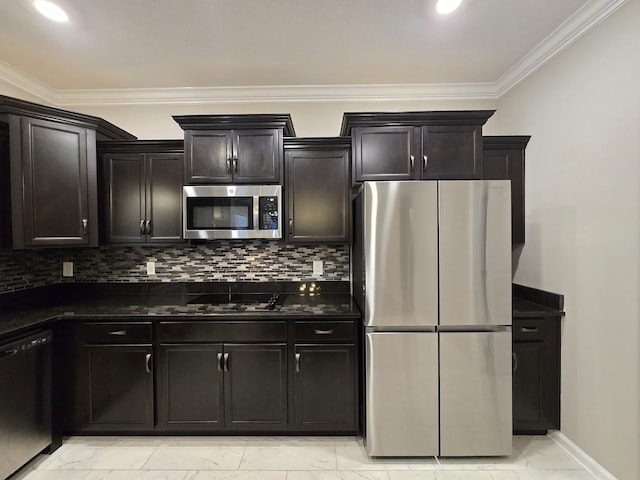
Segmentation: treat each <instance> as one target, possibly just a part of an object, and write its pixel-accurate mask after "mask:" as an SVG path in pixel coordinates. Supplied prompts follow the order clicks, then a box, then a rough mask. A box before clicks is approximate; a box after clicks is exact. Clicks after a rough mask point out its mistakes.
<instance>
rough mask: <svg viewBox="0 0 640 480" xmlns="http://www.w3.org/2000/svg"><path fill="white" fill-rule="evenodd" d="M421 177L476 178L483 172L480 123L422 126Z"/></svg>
mask: <svg viewBox="0 0 640 480" xmlns="http://www.w3.org/2000/svg"><path fill="white" fill-rule="evenodd" d="M420 163H421V165H422V178H423V179H424V180H457V179H479V178H480V177H481V174H482V126H476V125H453V126H441V125H434V126H427V127H422V158H421V159H420Z"/></svg>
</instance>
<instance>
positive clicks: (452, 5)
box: [436, 0, 462, 15]
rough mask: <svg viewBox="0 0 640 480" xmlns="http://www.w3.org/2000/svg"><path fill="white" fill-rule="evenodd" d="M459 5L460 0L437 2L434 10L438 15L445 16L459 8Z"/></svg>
mask: <svg viewBox="0 0 640 480" xmlns="http://www.w3.org/2000/svg"><path fill="white" fill-rule="evenodd" d="M461 3H462V0H438V4H437V5H436V10H437V11H438V13H441V14H442V15H446V14H447V13H451V12H453V11H454V10H455V9H456V8H458V7H459V6H460V4H461Z"/></svg>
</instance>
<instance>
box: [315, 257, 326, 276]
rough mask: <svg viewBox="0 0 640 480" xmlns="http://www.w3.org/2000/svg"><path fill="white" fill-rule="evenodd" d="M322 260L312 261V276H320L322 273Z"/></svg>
mask: <svg viewBox="0 0 640 480" xmlns="http://www.w3.org/2000/svg"><path fill="white" fill-rule="evenodd" d="M323 270H324V269H323V266H322V260H314V261H313V275H322V272H323Z"/></svg>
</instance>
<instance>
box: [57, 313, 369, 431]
mask: <svg viewBox="0 0 640 480" xmlns="http://www.w3.org/2000/svg"><path fill="white" fill-rule="evenodd" d="M356 327H357V322H356V321H354V320H352V319H338V320H332V321H326V320H318V319H316V320H300V321H281V320H266V319H265V320H249V321H246V320H228V321H227V320H222V321H186V320H178V319H176V320H164V319H163V320H162V321H158V322H153V323H152V322H143V321H141V322H138V321H130V322H127V321H120V322H110V321H96V322H90V321H87V322H76V321H73V322H72V321H69V322H66V323H65V324H63V325H61V326H60V336H59V338H60V339H61V343H60V357H61V358H62V364H63V365H64V367H63V370H64V373H62V372H61V374H60V375H59V377H60V379H59V386H58V388H59V392H61V393H60V394H59V398H60V401H59V402H58V403H57V404H59V405H61V406H60V411H61V412H62V416H61V421H60V423H61V424H62V426H61V427H59V430H61V431H62V433H63V434H67V435H69V434H74V433H79V432H86V431H91V432H120V433H126V432H143V431H147V432H152V431H156V432H163V431H164V432H179V433H189V432H211V433H216V432H234V433H240V432H247V433H252V432H253V433H267V432H278V433H285V432H291V433H293V432H314V431H315V432H319V433H320V432H327V433H328V432H331V433H356V432H357V431H358V429H359V411H360V409H359V404H358V402H359V394H358V385H357V379H358V361H357V358H358V357H357V336H356ZM154 379H155V381H154Z"/></svg>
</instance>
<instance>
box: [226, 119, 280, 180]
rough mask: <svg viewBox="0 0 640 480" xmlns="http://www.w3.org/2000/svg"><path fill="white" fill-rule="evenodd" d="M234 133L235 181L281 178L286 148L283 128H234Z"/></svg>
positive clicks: (233, 162)
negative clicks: (283, 155)
mask: <svg viewBox="0 0 640 480" xmlns="http://www.w3.org/2000/svg"><path fill="white" fill-rule="evenodd" d="M233 135H234V140H233V158H232V167H233V179H234V182H236V183H277V182H279V181H280V164H281V158H282V148H283V147H282V137H281V134H280V130H278V129H277V128H272V129H268V128H267V129H257V130H234V133H233Z"/></svg>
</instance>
